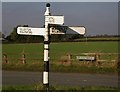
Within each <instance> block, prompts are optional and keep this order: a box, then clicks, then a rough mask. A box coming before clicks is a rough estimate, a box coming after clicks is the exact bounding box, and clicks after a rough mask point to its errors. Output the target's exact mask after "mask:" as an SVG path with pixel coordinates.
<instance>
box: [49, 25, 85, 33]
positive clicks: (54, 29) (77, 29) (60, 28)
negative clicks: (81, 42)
mask: <svg viewBox="0 0 120 92" xmlns="http://www.w3.org/2000/svg"><path fill="white" fill-rule="evenodd" d="M49 26H50V34H80V35H84V34H85V27H82V26H74V27H68V26H64V25H56V24H49Z"/></svg>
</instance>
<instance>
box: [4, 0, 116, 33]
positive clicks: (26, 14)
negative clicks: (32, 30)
mask: <svg viewBox="0 0 120 92" xmlns="http://www.w3.org/2000/svg"><path fill="white" fill-rule="evenodd" d="M45 4H46V3H44V2H43V3H40V2H36V3H34V2H26V3H25V2H16V3H15V2H2V31H3V33H4V34H6V35H9V34H10V32H11V31H12V29H13V27H15V26H17V25H20V24H21V25H24V24H27V25H29V26H32V27H41V26H43V25H44V12H45ZM50 4H51V14H52V15H64V17H65V25H69V26H85V27H86V29H87V32H86V35H101V34H109V35H116V34H118V3H117V2H96V3H95V2H84V3H83V2H74V3H73V2H52V3H50Z"/></svg>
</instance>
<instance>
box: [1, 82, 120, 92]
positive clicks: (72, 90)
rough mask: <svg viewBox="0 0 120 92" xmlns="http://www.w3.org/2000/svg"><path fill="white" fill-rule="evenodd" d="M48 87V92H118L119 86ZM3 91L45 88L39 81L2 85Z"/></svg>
mask: <svg viewBox="0 0 120 92" xmlns="http://www.w3.org/2000/svg"><path fill="white" fill-rule="evenodd" d="M49 89H50V90H51V91H50V92H59V91H60V90H61V91H60V92H63V91H64V92H76V91H82V92H86V91H88V92H89V91H98V90H99V91H101V92H104V91H105V92H108V91H110V92H111V91H112V92H118V90H119V91H120V89H119V88H114V87H104V86H103V87H102V86H86V87H82V86H61V85H50V86H49ZM2 90H3V92H5V91H6V90H9V91H11V92H13V91H14V92H16V91H19V90H21V91H22V90H26V91H27V90H29V91H30V90H36V91H38V92H40V90H45V89H44V88H43V85H42V84H40V83H36V84H33V85H22V86H3V88H2Z"/></svg>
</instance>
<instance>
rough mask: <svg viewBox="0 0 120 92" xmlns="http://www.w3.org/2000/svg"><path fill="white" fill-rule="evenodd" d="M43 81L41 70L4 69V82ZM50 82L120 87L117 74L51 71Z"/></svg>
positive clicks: (11, 83) (18, 83)
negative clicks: (19, 70)
mask: <svg viewBox="0 0 120 92" xmlns="http://www.w3.org/2000/svg"><path fill="white" fill-rule="evenodd" d="M39 82H40V83H42V73H41V72H18V71H3V72H2V84H3V86H4V85H13V86H14V85H27V84H34V83H39ZM50 84H52V85H69V86H108V87H118V76H117V75H101V74H81V73H50Z"/></svg>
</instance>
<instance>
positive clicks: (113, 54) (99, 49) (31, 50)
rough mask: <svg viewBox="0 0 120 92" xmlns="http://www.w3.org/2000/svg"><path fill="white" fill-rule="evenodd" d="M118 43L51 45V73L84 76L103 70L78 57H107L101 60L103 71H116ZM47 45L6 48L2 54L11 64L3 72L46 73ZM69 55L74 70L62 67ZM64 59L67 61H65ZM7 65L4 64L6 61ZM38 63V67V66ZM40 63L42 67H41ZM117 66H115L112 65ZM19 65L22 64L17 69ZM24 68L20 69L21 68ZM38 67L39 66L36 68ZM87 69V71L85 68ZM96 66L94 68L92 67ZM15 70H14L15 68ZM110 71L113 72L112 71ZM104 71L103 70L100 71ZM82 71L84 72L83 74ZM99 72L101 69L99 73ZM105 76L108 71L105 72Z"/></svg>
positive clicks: (16, 45)
mask: <svg viewBox="0 0 120 92" xmlns="http://www.w3.org/2000/svg"><path fill="white" fill-rule="evenodd" d="M118 44H119V43H118V42H116V41H115V42H114V41H108V42H107V41H106V42H105V41H104V42H87V43H86V42H60V43H51V44H50V64H51V63H52V64H51V65H50V67H51V68H50V69H51V71H53V72H55V71H60V72H61V71H64V72H68V71H69V72H70V71H71V72H73V71H74V72H81V71H86V72H89V71H90V70H91V71H92V72H94V70H95V72H96V70H97V68H99V67H91V64H89V65H88V63H84V62H79V60H76V56H77V55H80V54H81V53H104V54H103V55H102V56H101V57H100V58H101V59H102V62H103V61H104V62H105V63H103V64H102V65H101V67H103V66H104V67H107V68H105V71H108V72H109V71H110V72H111V71H112V72H114V71H116V62H117V61H118V54H117V53H118ZM43 46H44V44H43V43H29V44H3V45H2V53H3V54H6V55H7V59H8V62H9V64H4V63H3V69H5V70H6V69H7V70H10V69H12V70H13V68H15V69H16V68H17V69H18V68H19V69H18V70H21V69H22V68H23V69H22V70H24V69H25V70H34V68H36V69H35V70H39V71H40V70H42V69H43ZM23 53H24V54H25V56H26V62H27V65H21V64H20V63H19V62H21V57H22V54H23ZM67 54H71V55H72V66H71V65H70V64H68V63H69V62H68V63H65V64H64V65H61V61H65V60H64V57H65V56H66V55H67ZM61 58H62V59H63V60H61ZM3 61H4V60H3ZM36 62H38V63H36ZM39 63H40V64H39ZM112 63H113V64H112ZM16 64H18V65H17V66H16ZM19 64H20V65H19ZM35 64H36V65H35ZM80 66H81V69H80ZM83 66H85V67H83ZM92 66H94V64H92ZM11 67H12V68H11ZM28 68H30V69H28ZM108 68H109V69H108ZM100 69H101V68H100ZM79 70H80V71H79ZM97 71H99V69H98V70H97ZM101 71H102V72H103V71H104V70H103V69H101Z"/></svg>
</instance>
